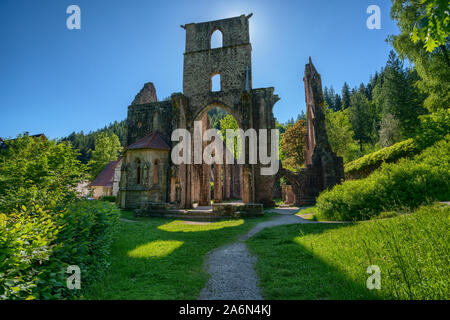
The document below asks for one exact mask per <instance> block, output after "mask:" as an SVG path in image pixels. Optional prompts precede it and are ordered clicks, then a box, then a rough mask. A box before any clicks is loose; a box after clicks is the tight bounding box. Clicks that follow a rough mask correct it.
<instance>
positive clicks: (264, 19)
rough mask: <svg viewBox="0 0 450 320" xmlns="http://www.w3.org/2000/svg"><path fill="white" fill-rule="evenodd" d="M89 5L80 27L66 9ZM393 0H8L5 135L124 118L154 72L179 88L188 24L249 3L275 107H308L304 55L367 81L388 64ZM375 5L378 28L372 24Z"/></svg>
mask: <svg viewBox="0 0 450 320" xmlns="http://www.w3.org/2000/svg"><path fill="white" fill-rule="evenodd" d="M71 4H76V5H78V6H79V7H80V8H81V30H68V29H67V27H66V19H67V17H68V16H69V15H68V14H67V13H66V9H67V7H68V6H69V5H71ZM390 4H391V2H390V0H314V1H313V0H291V1H287V0H276V1H275V0H271V1H268V0H255V1H250V0H246V1H242V0H239V1H238V0H224V1H212V0H209V1H206V0H181V1H172V0H166V1H150V0H146V1H145V0H128V1H116V0H114V1H113V0H108V1H106V0H70V1H66V0H57V1H55V0H39V1H32V0H29V1H25V0H1V1H0V41H1V42H0V46H1V47H0V112H1V113H0V117H1V121H0V137H14V136H16V135H17V134H18V133H22V132H24V131H28V132H30V134H36V133H41V132H42V133H45V134H46V135H47V136H48V137H50V138H59V137H62V136H66V135H68V134H70V133H71V132H73V131H76V132H78V131H81V130H83V131H84V132H85V133H87V132H89V131H91V130H96V129H97V128H100V127H103V126H105V125H107V124H109V123H110V122H113V121H115V120H117V121H120V120H123V119H125V118H126V115H127V106H128V105H129V104H130V103H131V101H132V100H133V98H134V96H135V95H136V94H137V93H138V92H139V90H140V89H141V88H142V86H143V84H144V83H145V82H148V81H152V82H153V83H154V84H155V87H156V90H157V95H158V99H160V100H162V99H164V98H165V97H167V96H169V95H170V94H171V93H173V92H182V78H183V52H184V45H185V42H184V41H185V31H184V30H183V29H182V28H180V25H182V24H186V23H191V22H204V21H209V20H216V19H223V18H229V17H234V16H239V15H241V14H249V13H253V17H252V18H251V19H250V40H251V42H252V48H253V51H252V64H253V88H260V87H272V86H273V87H275V93H276V94H278V95H279V96H280V98H281V100H280V101H279V102H278V103H277V104H276V105H275V107H274V114H275V117H276V118H277V119H278V121H280V122H285V121H287V120H288V119H289V118H291V117H294V118H295V117H296V116H297V114H298V113H300V111H301V110H305V102H304V101H305V98H304V87H303V81H302V77H303V72H304V67H305V64H306V63H307V61H308V57H309V56H311V57H312V60H313V63H314V64H315V66H316V68H317V69H318V71H319V72H320V73H321V75H322V82H323V85H324V86H328V87H329V86H331V85H333V87H334V89H335V90H336V91H339V92H340V90H341V88H342V85H343V84H344V81H347V82H348V83H349V85H350V87H355V86H359V84H360V83H361V82H367V81H368V79H369V76H370V75H372V74H373V73H374V72H375V71H378V70H379V69H380V68H381V67H382V66H384V64H385V62H386V60H387V56H388V53H389V50H391V47H390V45H389V44H387V43H386V42H385V39H386V38H387V36H388V35H390V34H397V33H398V30H397V27H396V24H395V22H394V21H392V20H391V19H390V15H389V9H390ZM369 5H378V6H379V7H380V8H381V30H369V29H368V28H367V26H366V20H367V18H368V17H369V14H367V13H366V9H367V7H368V6H369Z"/></svg>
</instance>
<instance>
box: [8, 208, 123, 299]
mask: <svg viewBox="0 0 450 320" xmlns="http://www.w3.org/2000/svg"><path fill="white" fill-rule="evenodd" d="M119 214H120V213H119V210H118V209H117V208H116V207H115V206H114V205H112V204H109V203H106V202H97V201H95V202H94V201H82V202H77V203H76V204H73V205H71V206H70V207H69V208H68V209H67V210H64V211H63V212H52V211H46V210H44V209H43V208H41V207H39V206H38V205H35V206H30V207H28V208H27V207H25V206H22V208H21V210H20V211H19V212H17V213H13V214H10V215H4V214H2V215H0V257H1V262H0V298H2V299H63V298H70V297H74V296H76V295H80V292H78V291H76V290H69V289H68V288H67V287H66V277H67V274H66V270H67V266H69V265H78V266H79V267H80V270H81V273H82V282H83V283H89V282H93V281H95V280H97V279H99V278H100V277H101V276H102V274H103V273H104V272H105V270H106V268H107V267H108V265H109V263H108V261H109V252H110V247H111V243H112V237H113V235H114V233H115V231H116V227H117V225H118V218H119Z"/></svg>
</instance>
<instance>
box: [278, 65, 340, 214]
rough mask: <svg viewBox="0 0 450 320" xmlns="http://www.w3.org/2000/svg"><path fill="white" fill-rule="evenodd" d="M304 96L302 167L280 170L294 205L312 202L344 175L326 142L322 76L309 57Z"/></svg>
mask: <svg viewBox="0 0 450 320" xmlns="http://www.w3.org/2000/svg"><path fill="white" fill-rule="evenodd" d="M303 81H304V83H305V100H306V114H307V120H308V131H307V132H308V133H307V137H306V151H305V164H306V167H305V168H304V169H302V170H300V171H299V172H297V173H294V172H291V171H289V170H286V169H282V170H281V171H280V173H281V175H284V176H285V177H286V178H287V179H288V180H289V182H290V183H291V185H292V189H293V192H294V194H295V203H296V204H297V205H311V204H314V203H315V199H316V197H317V196H318V195H319V192H320V191H322V190H325V189H329V188H331V187H333V186H334V185H336V184H338V183H340V182H341V181H342V180H343V179H344V166H343V160H342V158H341V157H338V156H337V155H336V154H335V153H334V152H333V151H332V150H331V146H330V143H329V142H328V135H327V131H326V127H325V107H324V106H325V104H324V99H323V93H322V80H321V78H320V74H319V73H318V72H317V70H316V68H315V67H314V65H313V63H312V61H311V58H309V63H308V64H307V65H306V66H305V76H304V78H303Z"/></svg>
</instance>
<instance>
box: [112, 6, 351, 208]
mask: <svg viewBox="0 0 450 320" xmlns="http://www.w3.org/2000/svg"><path fill="white" fill-rule="evenodd" d="M250 17H251V15H248V16H245V15H241V16H239V17H234V18H229V19H222V20H216V21H209V22H204V23H190V24H186V25H184V26H182V28H184V29H185V30H186V48H185V53H184V66H183V93H174V94H172V95H171V97H170V99H169V100H167V101H161V102H158V101H157V97H156V90H155V88H154V86H153V84H152V83H147V84H146V85H145V86H144V88H143V89H142V90H141V91H140V92H139V93H138V95H137V96H136V98H135V99H134V101H133V103H132V104H131V105H130V106H129V107H128V116H127V121H126V123H127V130H126V138H125V144H126V149H125V150H126V151H125V155H124V164H123V166H122V177H121V181H120V193H119V199H120V203H121V206H122V207H124V208H137V207H141V206H146V205H147V204H148V202H149V201H150V202H172V203H175V204H177V206H178V207H179V208H192V205H193V202H194V201H195V202H198V203H199V205H209V203H210V199H211V196H213V197H214V200H215V202H220V201H222V200H223V199H229V198H231V197H237V196H239V197H241V198H242V200H243V202H244V203H261V204H264V205H273V204H274V203H273V200H272V190H273V186H274V183H275V181H276V179H278V178H279V177H280V176H282V175H284V176H286V177H287V178H288V179H289V181H290V182H291V184H292V189H293V190H294V193H295V198H296V202H297V203H298V204H309V203H312V202H313V201H314V199H315V197H316V196H317V194H318V192H319V191H320V190H323V189H324V188H327V187H330V186H332V185H334V184H335V183H338V182H339V181H340V179H341V177H343V169H342V159H341V158H338V157H336V155H335V154H334V153H333V152H332V151H331V148H330V146H329V144H328V139H327V137H326V131H325V124H324V116H325V115H324V112H323V110H322V109H323V97H322V89H321V83H320V76H319V75H318V73H317V72H316V70H315V68H314V66H313V65H312V63H311V62H310V63H309V64H308V65H307V67H306V71H305V90H306V96H307V97H306V100H307V101H306V102H307V112H308V121H309V122H308V127H309V128H310V131H309V137H308V141H309V142H308V150H307V154H306V156H307V159H308V160H307V167H306V168H305V169H304V170H302V171H300V172H299V173H297V174H295V173H292V172H289V171H287V170H283V169H281V171H280V172H279V173H278V174H277V175H274V176H262V175H261V174H260V165H251V164H245V165H217V166H213V173H212V172H211V167H210V166H207V165H193V164H181V165H179V166H176V165H174V164H173V163H171V161H170V152H168V151H167V150H165V149H164V148H163V149H164V150H161V148H160V147H158V145H159V146H160V145H161V144H162V143H159V144H156V145H157V147H158V148H159V150H157V148H156V149H155V147H154V146H153V145H154V144H150V143H149V144H148V146H147V147H146V148H143V147H141V144H139V143H138V144H137V146H136V141H138V140H139V139H143V138H145V137H149V135H150V134H157V136H158V137H160V138H161V139H162V140H163V141H165V145H167V146H168V148H169V150H170V148H172V143H171V134H172V132H173V130H175V129H177V128H184V129H187V130H188V131H190V132H191V135H193V131H194V121H203V123H204V125H203V128H204V130H206V128H207V116H206V115H207V112H208V111H209V110H211V109H213V108H216V107H220V108H223V109H224V110H226V111H228V112H229V113H231V114H232V115H233V116H234V117H235V118H236V120H237V122H238V124H239V127H240V128H241V129H243V130H247V129H249V128H253V129H255V130H256V132H258V129H274V128H275V118H274V115H273V111H272V110H273V107H274V105H275V103H276V102H277V101H278V100H279V98H278V96H277V95H276V94H274V88H273V87H270V88H258V89H253V88H252V64H251V51H252V46H251V43H250V36H249V19H250ZM217 30H219V31H220V32H221V33H222V35H223V46H222V47H220V48H215V49H211V35H212V34H213V33H214V32H215V31H217ZM217 74H220V80H221V81H220V87H221V88H220V91H217V92H213V91H212V82H211V79H212V77H213V76H215V75H217ZM258 138H259V137H258ZM144 140H145V139H144ZM258 140H259V139H258ZM139 141H140V140H139ZM267 143H268V148H267V149H268V150H270V143H271V141H270V137H269V139H268V142H267ZM130 145H133V148H130V149H127V148H128V146H130ZM205 145H206V144H204V145H203V147H205ZM192 151H193V150H192ZM192 154H193V152H192ZM246 157H247V159H246V163H249V161H248V143H246ZM155 163H158V165H157V170H158V172H160V173H159V175H158V179H159V180H156V179H155V178H154V175H153V176H152V174H150V173H151V172H155V168H153V167H154V166H155ZM192 163H193V161H192ZM152 170H153V171H152ZM211 175H212V176H213V177H214V186H215V192H214V195H211V192H210V177H211ZM138 176H139V177H141V178H137V177H138ZM152 179H153V180H152ZM156 182H157V183H156Z"/></svg>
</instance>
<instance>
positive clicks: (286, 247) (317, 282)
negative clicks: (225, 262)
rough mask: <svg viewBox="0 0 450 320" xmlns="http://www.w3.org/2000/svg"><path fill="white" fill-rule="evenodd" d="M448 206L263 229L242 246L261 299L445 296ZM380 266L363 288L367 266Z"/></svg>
mask: <svg viewBox="0 0 450 320" xmlns="http://www.w3.org/2000/svg"><path fill="white" fill-rule="evenodd" d="M449 215H450V207H445V208H444V207H437V206H428V207H422V208H420V209H418V210H417V211H416V212H414V213H412V214H402V215H400V216H396V217H393V218H388V219H377V220H370V221H364V222H357V223H351V224H303V225H288V226H279V227H275V228H270V229H265V230H263V231H261V232H260V233H258V234H257V235H255V236H254V237H253V238H251V239H250V240H249V241H248V245H249V248H250V250H251V251H252V252H253V253H254V254H256V255H257V256H258V262H257V266H256V268H257V272H258V274H259V276H260V280H261V286H262V288H263V294H264V297H265V298H266V299H447V300H448V299H449V298H450V288H449V285H448V279H449V277H450V268H449V265H450V261H449V260H450V259H449V243H450V241H449V240H450V239H449V233H448V230H449V226H450V218H449ZM370 265H377V266H379V267H380V269H381V290H368V289H367V287H366V280H367V278H368V277H369V274H367V273H366V270H367V267H368V266H370Z"/></svg>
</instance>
